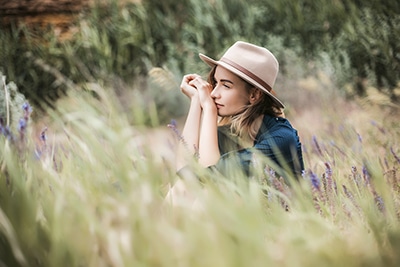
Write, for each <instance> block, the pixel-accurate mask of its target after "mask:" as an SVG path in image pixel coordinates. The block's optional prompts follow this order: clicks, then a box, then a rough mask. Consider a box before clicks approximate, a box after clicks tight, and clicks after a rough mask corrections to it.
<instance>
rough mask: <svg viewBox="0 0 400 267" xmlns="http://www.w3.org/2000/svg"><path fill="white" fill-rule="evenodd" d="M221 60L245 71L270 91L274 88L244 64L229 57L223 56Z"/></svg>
mask: <svg viewBox="0 0 400 267" xmlns="http://www.w3.org/2000/svg"><path fill="white" fill-rule="evenodd" d="M220 61H221V62H224V63H226V64H229V65H231V66H232V67H234V68H235V69H237V70H239V71H241V72H243V73H244V74H246V75H247V76H249V77H250V78H251V79H253V80H254V81H256V82H257V83H259V84H260V85H262V86H263V87H264V88H265V89H267V91H268V92H271V90H272V88H271V86H269V85H268V84H267V83H266V82H264V81H263V80H261V79H260V78H259V77H258V76H257V75H255V74H254V73H252V72H251V71H249V70H247V69H245V68H243V67H242V66H240V65H239V64H237V63H235V62H233V61H232V60H230V59H227V58H224V57H223V58H221V60H220Z"/></svg>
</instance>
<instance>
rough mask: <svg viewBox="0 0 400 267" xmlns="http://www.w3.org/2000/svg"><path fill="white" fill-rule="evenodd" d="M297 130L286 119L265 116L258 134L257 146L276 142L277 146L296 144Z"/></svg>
mask: <svg viewBox="0 0 400 267" xmlns="http://www.w3.org/2000/svg"><path fill="white" fill-rule="evenodd" d="M297 139H298V135H297V130H296V129H294V128H293V127H292V125H291V124H290V122H289V120H287V119H286V118H280V117H272V116H269V115H265V116H264V118H263V122H262V124H261V127H260V130H259V132H258V134H257V137H256V140H255V144H259V143H265V142H271V141H274V143H275V144H280V145H285V144H293V143H296V142H297Z"/></svg>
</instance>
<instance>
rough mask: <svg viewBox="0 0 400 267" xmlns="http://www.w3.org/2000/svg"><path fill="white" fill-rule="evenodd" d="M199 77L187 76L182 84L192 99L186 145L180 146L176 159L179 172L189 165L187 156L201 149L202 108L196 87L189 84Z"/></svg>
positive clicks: (187, 122)
mask: <svg viewBox="0 0 400 267" xmlns="http://www.w3.org/2000/svg"><path fill="white" fill-rule="evenodd" d="M196 77H198V75H196V74H188V75H185V76H184V77H183V79H182V83H181V87H180V88H181V91H182V93H184V94H185V95H186V96H188V97H189V99H190V108H189V112H188V115H187V118H186V122H185V125H184V127H183V130H182V138H183V140H184V143H182V142H180V143H179V144H178V153H177V158H176V169H177V171H179V170H180V169H181V168H182V167H184V166H185V165H186V164H187V159H186V156H187V154H190V155H194V154H195V153H196V149H198V148H199V130H200V117H201V106H200V100H199V95H198V91H197V90H196V88H195V87H193V86H191V85H189V82H190V81H192V80H193V79H194V78H196Z"/></svg>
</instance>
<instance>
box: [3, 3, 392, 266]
mask: <svg viewBox="0 0 400 267" xmlns="http://www.w3.org/2000/svg"><path fill="white" fill-rule="evenodd" d="M128 2H129V1H128ZM143 2H146V1H143ZM147 2H150V3H153V1H147ZM182 2H183V1H182ZM189 2H190V1H189ZM211 2H213V1H211ZM214 2H215V3H216V5H217V4H221V3H223V1H214ZM237 2H240V3H241V2H242V1H237ZM253 2H257V1H251V3H253ZM154 3H155V2H154ZM154 3H153V4H154ZM165 3H170V2H169V1H166V2H165ZM171 3H172V2H171ZM135 7H136V6H135ZM205 7H206V5H204V6H201V8H203V9H204V8H205ZM141 8H143V9H141V10H139V9H135V11H130V10H131V9H129V8H128V7H127V8H125V9H124V8H123V9H122V10H121V11H120V12H121V14H120V16H115V17H113V16H111V17H107V18H108V19H110V20H109V21H113V19H115V20H117V22H118V23H120V24H112V23H111V24H109V25H108V26H110V25H111V26H112V25H114V26H115V27H114V28H113V27H111V26H110V27H106V28H104V29H106V30H107V31H110V32H111V33H113V32H114V33H115V36H116V37H121V38H116V37H115V36H114V37H115V39H113V38H112V37H109V38H110V39H107V36H108V35H107V34H109V33H110V32H105V31H106V30H104V29H102V28H95V27H94V26H93V25H92V24H91V21H90V20H89V21H85V19H83V20H82V19H81V20H80V21H79V23H78V25H79V33H77V34H76V37H75V38H76V40H78V41H77V42H76V43H74V42H72V43H68V41H65V42H64V41H63V43H61V44H60V43H57V42H56V41H55V40H54V39H52V37H50V39H49V40H48V42H46V43H45V45H44V46H42V44H43V43H41V45H40V46H39V45H37V44H36V43H35V42H37V39H36V37H37V36H36V37H35V36H34V38H33V39H32V40H35V42H34V43H35V44H34V45H33V44H32V43H30V44H29V47H28V48H29V49H28V50H23V49H24V47H22V46H21V47H18V49H19V50H18V49H17V48H16V46H17V45H18V44H19V42H15V39H13V38H15V36H16V35H15V36H14V37H13V36H8V35H5V34H4V33H1V34H2V35H1V38H0V40H1V42H2V45H3V47H4V48H5V49H3V51H5V50H7V51H8V52H7V53H8V54H5V52H3V54H1V56H2V57H1V60H2V61H1V62H0V71H1V72H2V75H0V76H1V77H2V80H1V81H0V82H1V84H0V89H1V90H0V91H1V92H0V96H1V98H0V99H2V102H4V103H5V104H4V105H3V106H2V109H1V110H0V111H1V113H0V114H1V121H0V267H3V266H13V267H14V266H52V267H53V266H54V267H55V266H57V267H58V266H68V267H72V266H77V267H78V266H96V267H97V266H99V267H101V266H104V267H109V266H113V267H114V266H115V267H117V266H191V267H196V266H216V267H225V266H226V267H228V266H229V267H231V266H251V267H257V266H263V267H264V266H371V267H372V266H374V267H375V266H399V265H400V254H399V251H400V173H399V172H400V141H399V140H400V122H399V117H400V106H399V104H398V102H396V101H394V98H395V96H399V95H400V94H399V90H400V86H399V84H397V85H396V86H394V87H391V89H390V92H391V93H387V92H388V91H389V89H382V88H381V87H379V86H378V85H377V84H376V83H374V81H375V80H376V79H374V78H373V77H372V76H373V75H372V74H369V76H368V78H369V79H364V80H363V85H364V89H363V90H365V92H364V94H362V95H359V94H356V93H354V92H355V89H354V88H355V85H354V84H353V83H352V81H353V79H347V80H346V79H344V77H346V74H354V73H355V72H352V71H351V69H350V68H346V67H349V65H345V64H343V69H340V70H338V69H337V68H338V63H337V62H336V61H335V59H334V58H332V57H329V53H328V52H326V51H322V52H321V51H320V52H319V53H318V57H301V56H300V55H301V53H298V51H297V48H296V47H288V46H286V45H287V43H286V45H285V41H283V39H282V38H278V37H271V38H269V39H265V40H261V39H260V40H257V42H259V43H263V44H264V45H265V46H266V47H271V50H275V51H277V54H278V55H279V56H278V59H280V61H281V62H282V68H281V73H280V76H279V77H278V80H277V83H276V87H275V91H276V92H277V93H278V96H279V97H280V99H282V100H283V102H284V103H285V104H286V110H285V115H286V117H287V118H288V119H289V120H290V121H291V123H292V125H293V126H294V128H296V129H297V130H298V131H299V136H300V139H301V142H302V145H303V153H304V161H305V171H304V173H303V176H302V177H301V178H300V179H299V180H298V181H295V180H293V179H290V178H289V179H288V180H284V179H283V178H281V177H278V176H277V175H276V174H275V172H274V171H273V170H272V169H271V168H270V167H269V166H265V167H264V168H263V172H260V173H258V174H256V175H254V177H243V176H241V175H236V176H232V177H222V176H218V175H214V176H212V177H211V176H210V175H209V174H208V173H207V172H205V171H204V170H202V169H201V168H199V167H198V166H197V165H196V163H195V162H194V163H193V168H194V169H195V171H196V173H197V174H198V175H199V176H201V177H204V179H202V182H201V183H200V182H199V181H192V180H184V181H183V183H185V185H186V188H187V191H186V192H185V194H183V195H181V196H180V197H178V198H175V199H173V201H171V199H168V198H166V196H167V193H168V190H169V188H170V187H171V186H172V185H173V184H175V183H176V181H178V179H180V178H178V177H177V175H176V172H175V171H176V170H175V166H174V161H175V148H176V146H177V142H179V140H178V138H177V136H176V132H177V131H178V132H179V131H180V130H181V128H182V127H183V121H184V114H185V112H186V110H187V108H188V103H187V99H185V98H184V97H183V96H182V95H181V93H180V92H179V83H180V79H181V77H182V75H183V74H184V73H185V72H189V71H190V72H198V73H200V74H201V75H206V71H207V69H206V67H205V66H203V65H202V62H201V61H200V60H199V59H198V57H197V53H198V52H204V51H209V53H212V56H215V57H216V56H217V52H215V51H214V52H212V51H213V49H217V48H216V47H214V48H211V44H210V47H208V48H207V45H205V46H200V45H199V46H194V45H188V44H189V43H188V40H189V39H190V38H198V39H196V40H200V41H198V43H196V44H200V43H201V44H204V43H207V42H204V40H203V39H202V38H206V37H207V36H206V33H203V34H204V35H202V33H200V32H198V33H197V36H194V34H193V35H191V36H189V37H188V36H186V37H185V38H188V39H185V40H184V41H182V42H181V43H179V44H176V46H174V40H173V39H171V38H170V37H171V36H168V38H167V37H165V36H164V37H165V38H166V39H167V40H168V42H167V45H166V47H167V48H168V49H170V50H167V52H168V53H166V55H165V56H166V57H167V59H168V60H166V61H163V60H162V58H161V57H159V56H160V54H158V53H156V48H160V46H157V45H155V44H157V42H156V41H154V42H152V44H153V45H154V46H151V45H150V41H149V39H145V40H146V42H147V43H146V46H143V47H141V49H142V50H140V51H142V52H143V51H145V52H146V53H144V54H140V51H139V50H138V51H137V53H139V54H140V55H141V56H143V57H144V55H147V56H149V57H148V58H144V59H143V58H140V59H137V58H135V57H134V55H131V54H130V52H129V53H128V51H131V50H130V49H136V48H137V47H136V46H134V45H133V46H132V42H139V41H138V39H140V38H142V36H141V35H140V33H138V32H135V29H137V27H138V25H139V24H134V25H133V24H132V25H133V26H132V25H131V23H133V21H132V20H133V19H132V18H133V16H132V17H130V16H131V15H132V14H136V15H137V14H142V15H143V16H144V14H146V13H145V11H146V9H145V6H144V7H143V6H141ZM220 8H222V7H220ZM253 8H254V6H253ZM170 11H171V10H170ZM203 11H204V10H203ZM203 11H202V12H203ZM247 11H248V10H247ZM252 11H253V12H255V10H254V9H252ZM118 12H119V11H118ZM130 12H137V13H130ZM193 12H199V11H198V10H197V11H196V9H195V10H194V11H193ZM118 14H119V13H118ZM196 14H197V13H196ZM210 14H211V13H210ZM153 15H154V16H155V17H156V18H160V17H159V16H160V14H157V13H154V14H153ZM94 16H99V14H95V15H94ZM210 16H211V15H210ZM168 18H169V17H168ZM179 18H181V17H179ZM211 18H213V17H212V16H211V17H210V18H209V19H211ZM152 19H154V17H153V18H152ZM182 19H183V18H182ZM222 19H225V20H226V22H227V21H229V19H228V18H222ZM163 20H165V21H168V23H171V21H169V20H166V19H165V18H163ZM163 20H160V21H163ZM109 21H108V22H109ZM123 21H125V22H129V25H128V24H123V23H122V22H123ZM103 22H104V23H106V19H104V21H103ZM136 22H137V21H136ZM155 22H159V21H158V20H157V21H155ZM178 22H179V21H178ZM99 23H100V22H99ZM249 23H250V22H249ZM168 25H169V24H168ZM174 25H175V24H174ZM202 25H203V24H202ZM204 25H205V26H204V27H206V26H207V24H204ZM222 25H225V26H226V27H228V24H222ZM192 26H193V27H194V26H195V25H192ZM208 26H210V25H208ZM208 26H207V27H208ZM231 26H232V29H230V31H229V32H230V33H231V32H233V31H235V30H237V31H239V30H238V29H239V28H238V27H237V25H236V26H235V25H233V24H232V25H231ZM131 27H133V28H131ZM135 27H136V28H135ZM186 27H189V25H186V26H183V28H184V29H186V30H187V32H186V33H188V32H191V30H192V29H193V28H186ZM210 27H211V26H210ZM203 29H204V28H203ZM148 30H149V31H148V32H147V34H150V37H152V38H155V35H154V33H153V35H152V34H151V33H150V32H151V31H150V30H152V29H148ZM214 30H215V29H214ZM17 32H18V31H17ZM21 32H24V38H28V37H27V36H28V35H27V33H28V31H27V30H26V29H21V30H19V32H18V33H21ZM229 32H228V35H229ZM133 33H134V34H133ZM163 33H165V32H163ZM131 34H132V35H134V37H136V39H135V38H133V37H132V38H133V39H130V38H128V37H129V36H130V35H131ZM135 34H136V35H135ZM160 34H161V33H160ZM175 34H177V33H176V32H175ZM122 37H124V38H125V39H124V38H122ZM147 37H148V38H150V37H149V36H147ZM231 38H232V39H239V38H240V39H244V40H256V39H254V38H255V37H254V36H250V35H249V36H245V35H240V34H238V35H236V36H232V37H231ZM17 39H18V38H17ZM106 39H107V40H109V42H107V41H106ZM161 39H162V38H161ZM18 40H19V39H18ZM28 40H30V39H29V38H28ZM101 40H102V41H101ZM115 40H118V42H117V43H116V44H117V48H118V49H115V50H114V48H115V47H114V46H113V41H115ZM151 40H155V39H151ZM157 40H158V39H157ZM202 40H203V41H202ZM175 41H176V40H175ZM228 41H230V40H224V41H223V42H220V43H219V48H221V49H223V48H226V47H227V46H229V45H230V44H228ZM13 42H15V43H13ZM213 42H214V43H215V44H217V43H218V41H217V38H216V39H213ZM11 44H14V45H15V46H12V47H11V46H10V45H11ZM183 44H185V46H182V45H183ZM190 44H192V43H190ZM126 46H128V48H127V47H126ZM35 49H38V50H35ZM124 49H126V50H124ZM21 51H24V53H22V52H21ZM135 51H136V50H135ZM151 51H152V52H151ZM17 52H18V53H19V54H20V57H21V58H19V57H17ZM13 53H14V54H13ZM132 53H133V52H132ZM179 53H181V54H180V56H178V55H177V54H179ZM11 54H13V57H14V58H15V60H18V62H17V61H15V62H14V63H13V62H11V61H10V60H11V59H12V57H11V56H10V57H8V55H11ZM161 54H162V53H161ZM124 56H125V57H128V58H129V59H130V60H132V62H131V63H130V64H128V63H126V62H125V61H124V60H125V57H124ZM183 56H185V57H186V58H187V61H185V64H184V65H182V64H183V63H182V64H181V63H180V61H179V60H181V59H182V58H181V57H183ZM110 58H112V59H110ZM152 59H154V61H152ZM7 60H9V61H7ZM30 60H32V61H30ZM110 60H111V61H110ZM24 61H26V63H25V70H24V69H23V68H22V65H21V64H22V63H21V62H24ZM157 61H160V62H159V64H156V62H157ZM17 63H18V64H17ZM130 72H131V75H130V74H129V73H130ZM339 76H340V77H342V78H341V79H339ZM364 78H365V77H364ZM29 89H31V91H30V92H28V91H27V90H29ZM171 121H174V125H176V126H173V127H172V129H171ZM174 127H176V128H174ZM174 130H175V131H174Z"/></svg>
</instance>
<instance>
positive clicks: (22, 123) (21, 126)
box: [18, 118, 27, 132]
mask: <svg viewBox="0 0 400 267" xmlns="http://www.w3.org/2000/svg"><path fill="white" fill-rule="evenodd" d="M26 126H27V122H26V120H25V118H21V119H19V122H18V131H19V132H23V131H25V129H26Z"/></svg>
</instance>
